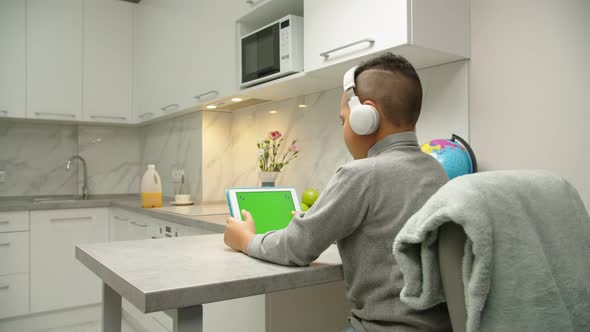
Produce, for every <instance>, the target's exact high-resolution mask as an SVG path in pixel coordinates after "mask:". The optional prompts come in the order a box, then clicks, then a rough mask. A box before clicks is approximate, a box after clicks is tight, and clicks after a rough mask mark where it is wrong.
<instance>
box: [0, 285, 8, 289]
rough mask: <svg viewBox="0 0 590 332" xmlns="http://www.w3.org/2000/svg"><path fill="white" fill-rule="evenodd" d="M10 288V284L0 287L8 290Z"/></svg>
mask: <svg viewBox="0 0 590 332" xmlns="http://www.w3.org/2000/svg"><path fill="white" fill-rule="evenodd" d="M8 288H10V284H4V285H0V289H8Z"/></svg>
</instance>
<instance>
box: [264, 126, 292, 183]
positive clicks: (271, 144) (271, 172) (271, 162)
mask: <svg viewBox="0 0 590 332" xmlns="http://www.w3.org/2000/svg"><path fill="white" fill-rule="evenodd" d="M284 139H285V138H284V137H283V134H282V133H281V132H280V131H278V130H274V131H271V132H270V133H269V134H268V136H267V137H265V138H264V139H261V140H259V141H258V142H257V143H256V147H258V151H257V152H256V154H257V156H258V158H257V160H258V175H259V177H260V180H261V182H262V186H263V187H273V186H274V183H275V181H276V178H277V176H278V175H279V173H280V172H281V170H282V169H283V167H285V166H287V165H288V164H289V162H291V161H292V160H293V159H295V158H297V157H298V156H299V148H298V147H297V145H295V143H297V140H293V141H292V142H291V144H290V145H289V146H288V147H287V148H286V149H285V150H286V151H284V152H283V153H282V154H281V153H279V150H280V148H281V145H282V144H283V141H284Z"/></svg>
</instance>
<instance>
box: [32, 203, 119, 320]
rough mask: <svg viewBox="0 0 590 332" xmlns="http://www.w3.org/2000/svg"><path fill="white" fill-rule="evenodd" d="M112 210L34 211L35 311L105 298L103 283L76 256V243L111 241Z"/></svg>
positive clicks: (33, 262)
mask: <svg viewBox="0 0 590 332" xmlns="http://www.w3.org/2000/svg"><path fill="white" fill-rule="evenodd" d="M108 222H109V211H108V209H106V208H101V209H72V210H51V211H32V212H31V231H30V236H31V276H30V277H31V311H32V312H41V311H47V310H55V309H61V308H68V307H75V306H81V305H86V304H93V303H99V302H100V301H101V282H100V280H99V279H98V278H97V277H96V276H95V275H94V274H93V273H92V272H90V271H89V270H88V269H87V268H86V267H85V266H84V265H82V264H81V263H80V262H78V261H77V260H76V258H75V256H74V255H75V245H76V244H83V243H96V242H107V241H108V239H109V234H108V232H109V230H108V228H109V225H108Z"/></svg>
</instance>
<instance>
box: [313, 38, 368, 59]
mask: <svg viewBox="0 0 590 332" xmlns="http://www.w3.org/2000/svg"><path fill="white" fill-rule="evenodd" d="M362 43H369V44H370V45H369V47H373V44H375V39H373V38H365V39H361V40H357V41H355V42H352V43H350V44H346V45H343V46H340V47H336V48H334V49H331V50H329V51H326V52H322V53H320V56H323V57H324V58H328V57H330V54H331V53H334V52H336V51H340V50H343V49H345V48H349V47H351V46H354V45H358V44H362Z"/></svg>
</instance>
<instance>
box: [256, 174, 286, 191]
mask: <svg viewBox="0 0 590 332" xmlns="http://www.w3.org/2000/svg"><path fill="white" fill-rule="evenodd" d="M280 173H281V172H263V171H258V177H259V178H260V182H261V185H262V187H274V186H275V181H276V179H277V176H279V174H280Z"/></svg>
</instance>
